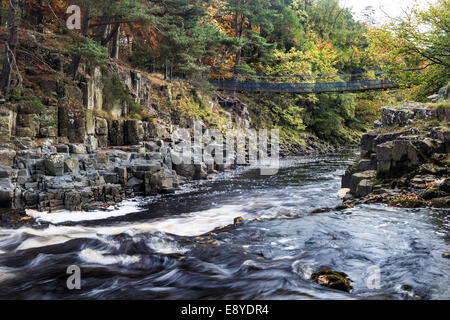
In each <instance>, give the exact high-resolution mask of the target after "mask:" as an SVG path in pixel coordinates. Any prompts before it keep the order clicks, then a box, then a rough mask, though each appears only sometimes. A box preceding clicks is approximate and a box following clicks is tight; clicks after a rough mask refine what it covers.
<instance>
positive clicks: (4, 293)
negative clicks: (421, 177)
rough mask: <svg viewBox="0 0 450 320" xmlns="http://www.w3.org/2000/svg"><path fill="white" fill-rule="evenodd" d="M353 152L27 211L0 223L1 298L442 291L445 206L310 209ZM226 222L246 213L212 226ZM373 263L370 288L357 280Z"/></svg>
mask: <svg viewBox="0 0 450 320" xmlns="http://www.w3.org/2000/svg"><path fill="white" fill-rule="evenodd" d="M354 158H355V154H354V153H352V152H346V153H343V154H340V155H336V156H324V157H319V158H317V157H295V158H288V159H284V160H282V162H281V169H280V172H279V174H277V175H275V176H270V177H268V176H260V175H259V170H258V169H257V168H249V167H246V168H240V169H238V170H235V171H231V172H226V173H222V174H219V175H217V176H215V177H214V178H213V179H212V180H208V181H201V182H195V183H192V184H189V185H187V186H186V187H184V188H183V190H181V191H179V192H177V193H176V194H174V195H165V196H158V197H153V198H146V199H136V200H134V201H128V202H126V203H125V204H124V205H123V207H122V208H121V209H120V210H118V211H115V212H110V213H104V212H103V213H100V212H97V213H81V212H78V213H67V212H65V213H54V214H51V215H42V214H41V215H39V214H37V213H36V217H38V218H40V219H42V220H45V221H49V222H50V223H51V225H50V227H48V228H44V229H31V228H22V229H19V230H0V298H3V299H11V298H19V299H80V298H81V299H89V298H95V299H444V298H447V299H448V298H450V289H449V284H450V260H448V259H443V258H442V257H441V254H442V253H443V252H444V251H449V240H450V238H449V229H450V219H449V218H448V211H442V210H441V211H438V210H430V209H420V210H417V209H416V210H408V209H396V208H388V207H385V206H382V205H365V206H360V207H357V208H353V209H349V210H346V211H344V212H329V213H321V214H315V215H311V214H310V212H311V211H312V210H313V209H315V208H318V207H333V206H335V205H337V204H338V203H339V199H338V198H337V196H336V194H337V192H338V190H339V188H340V177H341V175H342V174H343V172H344V170H345V168H346V167H347V166H348V165H349V164H351V163H352V161H353V160H354ZM236 217H243V218H244V219H245V220H244V222H243V223H240V224H238V225H237V226H236V227H234V226H232V227H227V228H225V229H224V230H220V231H213V230H214V229H216V228H222V227H226V226H229V225H231V224H233V221H234V218H236ZM212 231H213V233H211V232H212ZM70 265H78V266H80V267H81V270H82V290H80V291H69V290H68V289H67V288H66V280H67V277H68V275H67V274H66V268H67V267H68V266H70ZM323 267H329V268H332V269H335V270H338V271H342V272H345V273H347V274H348V275H349V277H350V278H351V279H352V280H353V286H354V290H353V291H352V292H351V293H350V294H347V293H343V292H338V291H334V290H330V289H328V288H325V287H321V286H318V285H316V284H314V283H312V282H311V280H310V279H309V277H310V274H311V272H312V271H315V270H317V269H320V268H323ZM373 268H379V269H375V270H380V272H381V273H380V283H379V284H380V287H379V288H378V289H374V288H369V287H370V286H369V287H368V285H367V281H368V279H370V278H371V275H372V273H371V272H373V270H374V269H373Z"/></svg>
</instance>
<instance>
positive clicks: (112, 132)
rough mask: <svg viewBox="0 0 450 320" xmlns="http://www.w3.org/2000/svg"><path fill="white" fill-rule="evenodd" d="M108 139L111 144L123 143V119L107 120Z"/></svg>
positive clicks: (119, 144)
mask: <svg viewBox="0 0 450 320" xmlns="http://www.w3.org/2000/svg"><path fill="white" fill-rule="evenodd" d="M108 133H109V141H110V142H111V145H112V146H123V145H125V137H124V121H123V120H112V121H110V122H109V127H108Z"/></svg>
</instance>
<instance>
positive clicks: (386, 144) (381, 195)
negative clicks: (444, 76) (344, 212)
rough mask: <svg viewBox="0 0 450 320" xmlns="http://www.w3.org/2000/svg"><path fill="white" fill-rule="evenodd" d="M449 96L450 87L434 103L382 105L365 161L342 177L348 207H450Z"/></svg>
mask: <svg viewBox="0 0 450 320" xmlns="http://www.w3.org/2000/svg"><path fill="white" fill-rule="evenodd" d="M449 99H450V89H449V86H447V87H446V88H443V89H441V90H440V92H439V94H438V95H434V96H432V97H430V102H429V103H416V102H408V103H404V104H401V105H398V106H396V107H385V108H382V110H381V120H380V121H377V122H376V124H375V129H374V131H372V132H370V133H367V134H364V135H363V137H362V139H361V159H360V160H359V161H358V162H357V163H355V164H354V165H352V166H350V167H349V168H348V169H347V171H346V173H345V175H344V177H343V179H342V188H343V189H342V190H341V192H340V194H341V196H342V198H343V199H344V203H343V207H345V206H354V205H357V204H361V203H385V204H388V205H390V206H398V207H407V208H419V207H434V208H450V179H449V165H450V157H449V153H450V127H449V121H450V100H449ZM431 101H434V102H431Z"/></svg>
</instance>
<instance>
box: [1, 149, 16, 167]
mask: <svg viewBox="0 0 450 320" xmlns="http://www.w3.org/2000/svg"><path fill="white" fill-rule="evenodd" d="M15 157H16V151H14V150H11V149H1V150H0V165H2V166H7V167H12V166H14V158H15Z"/></svg>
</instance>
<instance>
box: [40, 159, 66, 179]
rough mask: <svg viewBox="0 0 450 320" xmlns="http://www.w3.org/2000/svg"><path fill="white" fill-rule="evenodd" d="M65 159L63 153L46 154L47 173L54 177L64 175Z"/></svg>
mask: <svg viewBox="0 0 450 320" xmlns="http://www.w3.org/2000/svg"><path fill="white" fill-rule="evenodd" d="M64 160H65V159H64V155H63V154H48V155H45V156H44V163H45V174H46V175H48V176H54V177H57V176H62V175H64Z"/></svg>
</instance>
